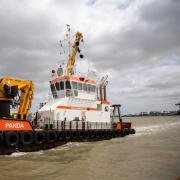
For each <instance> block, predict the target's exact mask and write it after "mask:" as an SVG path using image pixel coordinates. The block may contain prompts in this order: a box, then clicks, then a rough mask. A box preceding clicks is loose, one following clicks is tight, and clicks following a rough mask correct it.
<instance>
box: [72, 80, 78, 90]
mask: <svg viewBox="0 0 180 180" xmlns="http://www.w3.org/2000/svg"><path fill="white" fill-rule="evenodd" d="M72 87H73V89H77V82H75V81H72Z"/></svg>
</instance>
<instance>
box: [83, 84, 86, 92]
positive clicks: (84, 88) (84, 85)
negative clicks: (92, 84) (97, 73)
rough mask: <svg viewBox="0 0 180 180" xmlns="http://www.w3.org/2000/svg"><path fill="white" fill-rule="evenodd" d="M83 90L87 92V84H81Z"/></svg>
mask: <svg viewBox="0 0 180 180" xmlns="http://www.w3.org/2000/svg"><path fill="white" fill-rule="evenodd" d="M83 90H84V91H87V84H86V83H84V84H83Z"/></svg>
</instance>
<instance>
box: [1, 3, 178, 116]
mask: <svg viewBox="0 0 180 180" xmlns="http://www.w3.org/2000/svg"><path fill="white" fill-rule="evenodd" d="M179 18H180V3H179V1H178V0H172V1H170V0H164V1H163V2H161V1H155V0H147V1H140V0H134V1H133V0H128V1H127V0H112V1H103V0H96V1H94V0H80V1H78V3H77V2H76V1H70V0H66V1H65V0H64V1H58V0H51V1H50V0H45V1H43V2H42V1H40V0H27V1H22V2H21V3H19V1H16V0H15V1H10V0H3V1H1V2H0V27H1V28H0V75H1V76H2V77H3V76H11V77H16V78H22V79H32V80H33V81H35V83H36V91H35V94H36V95H35V101H34V103H33V104H34V105H33V109H34V110H35V109H36V108H34V107H37V104H38V103H39V102H41V101H44V99H45V98H47V97H48V92H49V87H48V82H49V80H50V71H51V69H54V68H55V67H56V66H57V64H58V61H59V60H60V59H61V57H60V56H59V54H58V53H59V46H58V43H59V40H60V39H63V38H64V35H65V31H66V27H65V25H66V24H70V25H71V27H72V33H73V32H76V31H82V32H83V33H84V40H85V47H86V53H87V55H88V59H89V60H90V61H91V62H92V63H93V64H94V65H95V66H96V67H97V69H98V72H101V73H100V74H102V72H103V73H104V74H105V73H108V72H109V74H110V76H111V77H110V83H109V96H108V97H109V98H110V100H111V101H112V102H120V103H122V104H124V106H125V108H126V109H128V112H132V113H133V112H139V111H144V110H148V108H149V110H150V108H153V107H154V108H157V104H158V108H159V107H162V108H166V109H168V108H169V109H173V106H174V103H176V102H178V101H180V96H179V93H178V88H179V81H178V79H179V76H180V75H179V66H180V43H179V42H180V36H179V32H180V24H179ZM86 53H85V52H84V54H85V55H86ZM154 92H155V93H154ZM117 96H118V98H117ZM169 103H170V104H169ZM150 104H151V105H152V106H150ZM159 104H161V105H162V106H160V105H159ZM164 104H166V105H167V106H164ZM146 107H147V108H146ZM143 108H144V109H143ZM174 108H175V107H174ZM125 112H127V110H125Z"/></svg>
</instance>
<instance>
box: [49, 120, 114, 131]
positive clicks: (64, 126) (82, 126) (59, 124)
mask: <svg viewBox="0 0 180 180" xmlns="http://www.w3.org/2000/svg"><path fill="white" fill-rule="evenodd" d="M51 127H52V129H58V130H92V129H93V130H94V129H95V130H96V129H111V123H107V122H89V121H85V122H83V121H59V120H54V121H53V125H51Z"/></svg>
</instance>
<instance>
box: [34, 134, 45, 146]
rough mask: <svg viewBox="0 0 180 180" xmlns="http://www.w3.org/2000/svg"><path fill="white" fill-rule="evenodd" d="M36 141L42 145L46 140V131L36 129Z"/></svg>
mask: <svg viewBox="0 0 180 180" xmlns="http://www.w3.org/2000/svg"><path fill="white" fill-rule="evenodd" d="M34 142H35V144H37V145H42V144H44V142H45V133H44V131H34Z"/></svg>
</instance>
